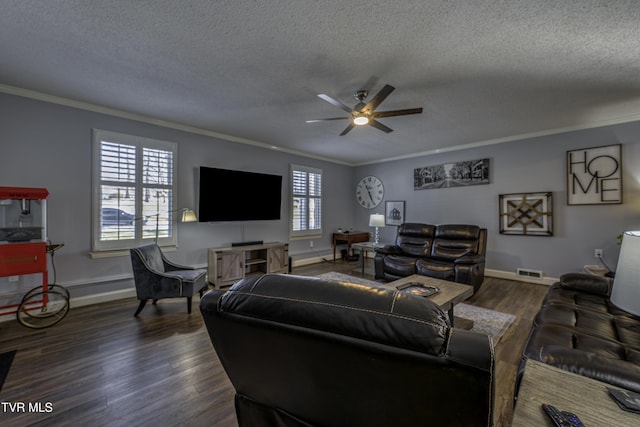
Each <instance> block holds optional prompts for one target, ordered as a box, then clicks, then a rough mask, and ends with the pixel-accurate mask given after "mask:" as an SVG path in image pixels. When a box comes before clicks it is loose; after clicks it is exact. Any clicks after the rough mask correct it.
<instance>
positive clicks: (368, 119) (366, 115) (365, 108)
mask: <svg viewBox="0 0 640 427" xmlns="http://www.w3.org/2000/svg"><path fill="white" fill-rule="evenodd" d="M394 89H395V88H394V87H393V86H391V85H384V87H383V88H382V89H380V92H378V93H377V94H376V95H375V96H374V97H373V98H371V100H370V101H369V102H367V103H366V104H365V103H364V100H365V99H367V96H368V95H369V91H367V90H359V91H357V92H356V93H354V94H353V96H355V98H356V99H357V100H358V103H357V104H356V105H355V106H354V107H353V108H349V107H347V106H346V105H344V104H343V103H342V102H340V101H338V100H337V99H334V98H332V97H330V96H329V95H326V94H324V93H321V94H318V97H319V98H321V99H324V100H325V101H327V102H328V103H329V104H332V105H335V106H336V107H338V108H340V109H342V110H344V111H346V112H347V113H349V116H347V117H332V118H328V119H315V120H307V123H315V122H325V121H330V120H344V119H349V120H351V123H349V125H348V126H347V127H346V129H345V130H343V131H342V133H341V134H340V136H342V135H346V134H347V133H348V132H349V131H350V130H351V129H353V127H354V126H364V125H370V126H373V127H374V128H376V129H378V130H381V131H383V132H386V133H389V132H393V129H391V128H389V127H387V126H385V125H383V124H382V123H380V122H379V121H377V120H376V119H378V118H381V117H392V116H406V115H408V114H420V113H422V108H407V109H404V110H393V111H375V109H376V108H377V107H378V105H380V103H382V101H384V100H385V98H386V97H387V96H389V94H390V93H391V92H393V91H394Z"/></svg>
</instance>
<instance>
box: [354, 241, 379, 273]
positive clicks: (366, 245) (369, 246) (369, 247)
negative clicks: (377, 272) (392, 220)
mask: <svg viewBox="0 0 640 427" xmlns="http://www.w3.org/2000/svg"><path fill="white" fill-rule="evenodd" d="M384 246H385V243H378V244H376V243H375V242H363V243H354V244H353V245H351V247H352V248H353V249H355V250H356V251H360V268H361V271H360V274H362V275H363V276H364V259H365V258H366V256H367V252H369V251H374V252H375V250H376V249H379V248H384Z"/></svg>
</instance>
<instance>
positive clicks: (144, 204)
mask: <svg viewBox="0 0 640 427" xmlns="http://www.w3.org/2000/svg"><path fill="white" fill-rule="evenodd" d="M176 150H177V148H176V144H175V143H171V142H166V141H159V140H154V139H149V138H142V137H137V136H132V135H124V134H117V133H114V132H108V131H103V130H94V172H93V177H94V186H93V188H94V190H93V201H94V202H93V206H94V209H93V217H92V218H93V220H92V223H93V239H92V241H93V244H92V252H98V251H105V250H120V249H128V248H130V247H133V246H137V245H139V244H142V243H146V242H152V241H156V240H157V241H158V244H162V245H175V244H176V242H177V239H176V231H177V227H176V223H175V220H174V218H173V213H174V212H173V211H174V210H176V208H177V206H174V201H175V200H177V194H176V187H177V186H176V183H175V177H174V174H175V165H176Z"/></svg>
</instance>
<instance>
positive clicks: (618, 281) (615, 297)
mask: <svg viewBox="0 0 640 427" xmlns="http://www.w3.org/2000/svg"><path fill="white" fill-rule="evenodd" d="M611 302H613V303H614V304H615V305H616V306H618V307H620V308H621V309H623V310H625V311H628V312H629V313H632V314H635V315H636V316H639V315H640V231H625V232H624V234H623V235H622V247H621V248H620V257H619V258H618V267H617V268H616V275H615V279H614V280H613V290H612V291H611Z"/></svg>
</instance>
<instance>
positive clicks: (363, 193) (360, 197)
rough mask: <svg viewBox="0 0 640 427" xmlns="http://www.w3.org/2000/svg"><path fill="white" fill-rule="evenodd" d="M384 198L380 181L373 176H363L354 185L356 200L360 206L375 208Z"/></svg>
mask: <svg viewBox="0 0 640 427" xmlns="http://www.w3.org/2000/svg"><path fill="white" fill-rule="evenodd" d="M383 198H384V186H383V185H382V181H380V179H378V178H376V177H375V176H371V175H369V176H365V177H364V178H362V179H361V180H360V182H359V183H358V186H357V187H356V200H357V201H358V203H360V205H361V206H362V207H365V208H368V209H371V208H375V207H376V206H378V205H379V204H380V202H382V199H383Z"/></svg>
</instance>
